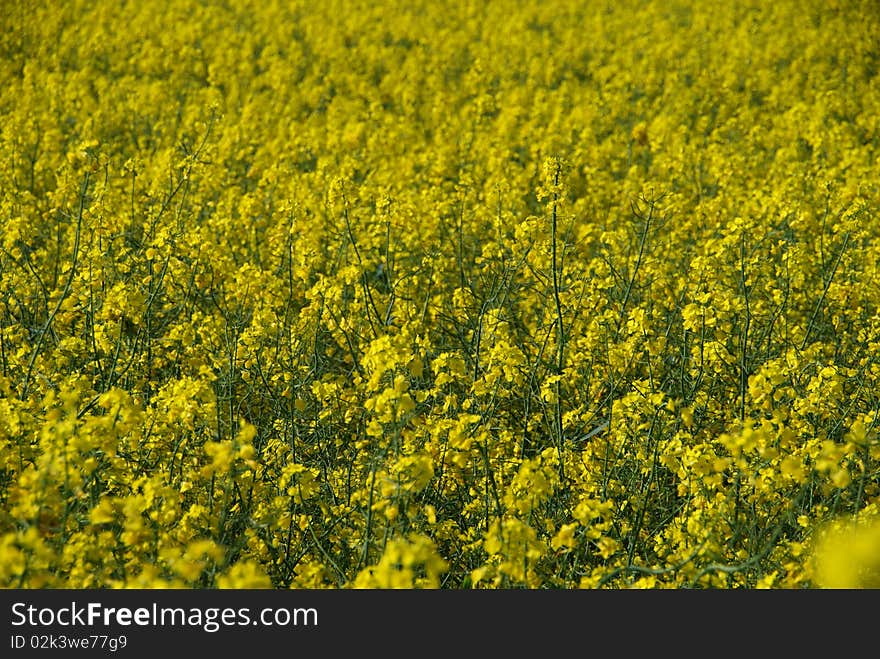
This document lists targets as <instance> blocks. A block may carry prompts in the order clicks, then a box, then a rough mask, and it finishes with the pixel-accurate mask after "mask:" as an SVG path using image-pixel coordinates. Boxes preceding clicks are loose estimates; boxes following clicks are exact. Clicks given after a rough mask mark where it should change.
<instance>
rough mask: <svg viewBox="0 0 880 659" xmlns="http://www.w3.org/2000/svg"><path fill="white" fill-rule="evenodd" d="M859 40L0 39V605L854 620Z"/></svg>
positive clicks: (824, 8) (821, 22) (219, 14)
mask: <svg viewBox="0 0 880 659" xmlns="http://www.w3.org/2000/svg"><path fill="white" fill-rule="evenodd" d="M869 4H870V3H863V2H830V1H827V0H806V1H805V2H795V1H794V0H780V1H778V2H764V1H762V0H745V1H743V2H735V3H708V2H698V1H696V0H674V1H672V2H666V1H663V2H661V1H659V0H650V1H644V0H621V1H620V2H614V3H593V2H583V1H581V0H548V1H547V2H541V3H533V2H531V3H530V2H525V1H524V0H488V1H486V2H470V3H437V2H428V1H427V0H409V1H407V2H402V1H399V0H384V1H382V2H364V1H362V0H354V1H348V2H344V3H343V2H341V0H329V1H327V2H320V3H315V2H304V1H302V0H292V1H287V0H285V1H284V2H282V1H280V0H268V1H265V2H253V1H251V0H230V1H228V2H223V3H210V2H201V1H199V0H174V1H171V0H157V1H156V2H148V3H134V2H129V3H119V2H113V1H110V0H98V1H86V0H75V1H71V2H64V3H57V2H51V1H49V0H35V1H34V2H21V3H16V4H14V6H10V7H9V8H8V11H6V12H5V13H4V16H3V18H2V19H0V24H2V25H3V29H2V30H0V113H2V117H3V123H2V128H0V216H2V221H0V501H2V506H0V586H5V587H25V588H40V587H74V588H85V587H148V588H158V587H197V588H203V587H204V588H215V587H216V588H241V587H247V588H250V587H272V588H304V587H307V588H352V587H356V588H375V587H382V588H386V587H393V588H397V587H402V588H421V587H425V588H441V587H442V588H492V587H527V588H544V587H554V588H578V587H582V588H638V587H646V588H683V587H700V588H756V587H773V588H806V587H816V586H831V587H836V586H844V587H851V586H861V585H875V584H876V583H877V578H876V568H877V564H876V560H875V559H874V557H876V556H877V555H880V540H878V533H877V530H876V528H875V526H872V525H871V524H872V522H871V520H872V519H874V517H875V516H876V514H877V506H878V505H880V439H878V437H880V435H878V424H880V399H878V394H877V392H878V391H880V362H878V360H877V355H880V288H878V286H877V281H880V270H878V267H880V266H878V264H880V222H878V209H880V186H878V181H880V177H878V174H880V170H878V168H877V162H878V159H880V84H878V83H880V62H878V58H877V44H878V43H880V13H878V12H877V11H875V10H874V9H872V8H871V7H869ZM850 533H852V534H854V535H852V536H850V535H849V534H850Z"/></svg>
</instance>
